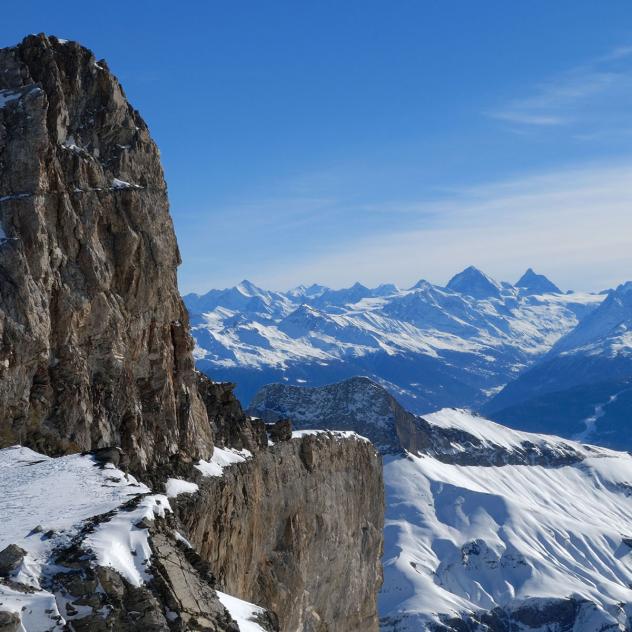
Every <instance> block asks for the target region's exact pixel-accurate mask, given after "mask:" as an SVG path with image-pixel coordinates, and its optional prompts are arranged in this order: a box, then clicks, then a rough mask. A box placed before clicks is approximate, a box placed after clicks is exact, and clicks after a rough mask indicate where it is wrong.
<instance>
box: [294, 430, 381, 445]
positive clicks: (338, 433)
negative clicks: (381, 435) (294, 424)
mask: <svg viewBox="0 0 632 632" xmlns="http://www.w3.org/2000/svg"><path fill="white" fill-rule="evenodd" d="M321 434H325V435H330V436H332V437H334V438H336V439H345V440H348V439H355V440H357V441H366V442H368V443H370V441H369V440H368V439H367V438H366V437H363V436H362V435H359V434H358V433H357V432H353V431H352V430H326V429H322V430H321V429H313V430H293V431H292V439H302V438H303V437H309V436H310V435H312V436H313V435H321Z"/></svg>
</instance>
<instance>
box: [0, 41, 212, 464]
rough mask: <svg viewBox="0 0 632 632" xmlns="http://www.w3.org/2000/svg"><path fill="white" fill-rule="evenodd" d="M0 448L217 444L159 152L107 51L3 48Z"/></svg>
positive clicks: (165, 453) (163, 454) (32, 44)
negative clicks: (201, 386)
mask: <svg viewBox="0 0 632 632" xmlns="http://www.w3.org/2000/svg"><path fill="white" fill-rule="evenodd" d="M0 68H2V73H0V222H1V229H2V232H1V233H0V234H1V235H2V236H3V239H2V244H1V245H0V420H1V421H0V445H10V444H13V443H23V444H25V445H29V446H31V447H33V448H34V449H37V450H39V451H42V452H45V453H48V454H61V453H66V452H70V451H76V450H88V449H91V448H96V447H101V446H106V445H120V446H122V447H123V449H124V450H125V451H126V452H127V453H128V454H129V455H130V456H131V458H132V463H131V465H132V468H133V469H134V470H135V471H142V470H144V469H147V468H148V467H149V466H151V465H152V464H155V463H160V462H164V461H166V460H168V459H169V458H170V457H171V456H173V455H176V454H178V453H179V452H182V453H184V454H186V455H188V456H189V457H192V458H197V457H201V456H208V455H209V454H210V452H211V451H212V437H211V432H210V428H209V424H208V420H207V415H206V411H205V408H204V406H203V404H202V402H201V399H200V397H199V395H198V392H197V388H196V384H195V381H196V378H195V373H194V370H193V360H192V357H191V350H192V343H191V338H190V336H189V331H188V316H187V313H186V310H185V309H184V306H183V304H182V300H181V299H180V295H179V293H178V288H177V280H176V268H177V265H178V264H179V262H180V256H179V252H178V246H177V243H176V238H175V233H174V230H173V225H172V222H171V217H170V215H169V206H168V200H167V191H166V185H165V181H164V178H163V171H162V168H161V165H160V155H159V152H158V149H157V147H156V145H155V144H154V142H153V141H152V139H151V137H150V135H149V130H148V128H147V125H146V124H145V122H144V121H143V119H142V118H141V117H140V115H139V114H138V112H136V111H135V110H134V109H133V108H132V107H131V106H130V105H129V103H128V102H127V100H126V98H125V94H124V92H123V89H122V87H121V86H120V84H119V82H118V81H117V80H116V78H115V77H114V76H113V75H112V74H111V73H110V72H109V70H108V68H107V65H106V64H105V62H103V61H100V62H97V60H96V59H95V58H94V56H93V54H92V53H91V52H90V51H88V50H87V49H85V48H83V47H81V46H79V45H78V44H76V43H73V42H63V41H61V40H58V39H56V38H53V37H51V38H48V37H46V36H43V35H38V36H30V37H27V38H26V39H25V40H24V41H23V42H22V43H21V44H20V45H18V46H16V47H15V48H8V49H3V50H2V51H0Z"/></svg>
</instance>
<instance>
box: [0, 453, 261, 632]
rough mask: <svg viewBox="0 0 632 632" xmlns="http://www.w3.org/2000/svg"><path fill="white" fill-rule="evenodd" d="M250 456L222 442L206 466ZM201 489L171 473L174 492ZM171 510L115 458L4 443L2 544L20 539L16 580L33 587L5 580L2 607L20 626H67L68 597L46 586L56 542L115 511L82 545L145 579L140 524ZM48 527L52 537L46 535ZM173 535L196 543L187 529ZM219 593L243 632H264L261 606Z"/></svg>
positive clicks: (30, 630) (147, 552)
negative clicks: (21, 557) (52, 453)
mask: <svg viewBox="0 0 632 632" xmlns="http://www.w3.org/2000/svg"><path fill="white" fill-rule="evenodd" d="M250 456H252V455H251V454H250V453H249V452H248V451H247V450H243V451H242V452H237V451H232V450H222V449H219V448H216V449H215V454H214V455H213V459H212V460H211V462H210V463H208V464H207V465H208V466H209V467H211V469H212V471H213V472H214V473H212V474H211V475H214V476H216V475H221V470H222V469H223V468H225V467H227V466H229V465H231V464H233V463H238V462H242V461H244V460H245V459H246V458H249V457H250ZM200 469H202V471H204V470H205V467H204V466H202V467H201V468H200ZM217 469H219V474H217V473H215V472H216V471H217ZM196 490H197V485H196V484H195V483H191V482H188V481H183V480H179V479H169V481H168V483H167V493H168V495H169V496H176V495H178V494H180V493H192V492H194V491H196ZM134 498H136V499H138V502H137V504H136V505H135V506H134V507H132V508H130V507H125V508H124V509H123V508H121V506H122V505H124V504H126V503H127V502H128V501H130V500H132V499H134ZM168 511H171V508H170V506H169V501H168V498H167V496H164V495H161V494H151V493H150V489H149V488H148V487H146V486H145V485H143V484H141V483H138V482H137V481H136V480H135V479H134V477H132V476H129V475H125V474H124V473H123V472H121V471H120V470H118V469H116V468H115V467H114V466H112V465H106V466H105V467H100V466H98V465H97V463H96V462H95V461H94V459H93V458H92V457H90V456H83V455H79V454H76V455H71V456H64V457H59V458H51V457H47V456H45V455H42V454H38V453H37V452H34V451H33V450H30V449H29V448H24V447H21V446H14V447H11V448H5V449H2V450H0V516H1V521H0V550H2V549H4V548H5V547H6V546H8V545H9V544H17V545H18V546H20V547H22V548H23V549H24V550H26V551H27V556H26V558H25V561H24V563H23V564H22V566H21V567H20V568H19V569H17V571H16V572H15V573H14V574H13V576H12V577H11V579H13V580H15V581H17V582H20V583H23V584H27V585H29V586H31V587H32V588H33V592H32V593H25V592H22V591H18V590H14V589H12V588H11V587H9V586H7V585H3V584H0V604H1V609H3V610H9V611H13V612H17V613H19V614H20V616H21V632H44V631H47V632H49V631H55V632H61V631H62V629H63V628H64V625H65V624H66V619H65V616H66V611H65V608H63V607H62V606H63V599H61V598H60V601H57V600H56V597H55V595H53V594H52V593H50V592H48V591H46V590H43V589H42V588H41V586H40V581H41V579H42V577H43V573H48V572H50V568H51V567H50V566H49V567H47V563H48V564H50V561H51V560H50V556H51V554H52V551H53V549H56V548H57V547H59V546H64V545H67V544H69V543H70V542H71V540H72V539H73V537H75V536H76V535H78V534H79V533H80V530H81V528H82V526H84V524H85V523H86V521H87V520H89V519H90V518H93V517H94V516H98V515H101V514H105V513H109V512H113V515H112V516H111V517H110V518H109V519H108V520H107V521H104V522H101V523H99V524H98V525H96V527H95V528H94V530H93V531H92V532H90V533H88V534H87V535H86V537H85V538H84V540H83V547H84V548H85V549H86V550H89V551H91V552H92V553H93V554H94V556H95V563H96V564H99V565H102V566H111V567H113V568H114V569H116V570H117V571H118V572H119V573H120V574H121V575H123V576H124V577H125V578H126V579H127V580H128V581H129V582H130V583H131V584H133V585H135V586H140V585H141V584H143V583H144V582H147V581H148V580H149V579H150V575H149V572H148V565H149V562H150V558H151V548H150V546H149V540H148V531H147V529H143V528H140V527H137V526H136V525H137V524H138V523H139V522H140V521H141V520H142V519H146V520H153V519H154V517H155V516H164V515H165V512H168ZM47 532H52V536H51V537H48V536H45V535H44V534H45V533H47ZM174 535H175V537H176V538H177V539H178V540H180V541H182V542H183V543H185V544H186V545H187V546H189V547H190V546H191V544H190V543H189V542H188V541H187V540H186V538H184V536H182V535H181V534H179V533H174ZM53 571H54V572H58V571H59V568H53ZM218 595H219V597H220V600H221V601H222V603H223V604H224V606H225V607H226V608H227V609H228V610H229V611H230V612H231V615H232V616H233V618H234V619H235V620H236V621H237V622H238V624H239V626H240V630H241V631H242V632H263V628H261V626H259V625H258V624H257V623H256V622H254V621H252V620H251V618H252V616H253V615H256V614H258V613H260V612H263V609H262V608H260V607H258V606H254V605H252V604H249V603H247V602H245V601H242V600H240V599H237V598H235V597H231V596H230V595H226V594H224V593H218ZM80 614H81V613H80Z"/></svg>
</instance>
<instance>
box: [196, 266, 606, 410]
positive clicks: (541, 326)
mask: <svg viewBox="0 0 632 632" xmlns="http://www.w3.org/2000/svg"><path fill="white" fill-rule="evenodd" d="M540 281H541V279H540ZM542 283H543V282H542ZM551 285H552V284H551ZM553 287H555V286H553ZM602 300H603V296H601V295H593V294H581V293H571V294H560V293H557V292H556V293H551V294H536V293H533V292H531V291H527V292H525V291H524V288H523V289H519V288H515V287H512V286H511V285H509V284H506V283H503V284H501V283H498V282H496V281H494V280H493V279H491V278H490V277H488V276H487V275H485V274H484V273H482V272H480V271H479V270H476V269H475V268H468V269H467V270H465V271H463V272H462V273H460V274H459V275H457V276H456V277H454V278H453V279H452V280H451V281H450V283H449V284H448V287H446V288H442V287H438V286H435V285H432V284H430V283H428V282H426V281H420V282H419V283H417V284H416V285H415V286H414V287H413V288H410V289H408V290H401V289H399V288H397V287H395V286H394V285H382V286H380V287H378V288H373V289H370V288H366V287H364V286H362V285H360V284H359V283H357V284H355V285H354V286H352V287H351V288H348V289H345V290H330V289H328V288H324V287H322V286H315V287H314V286H312V287H311V288H304V287H299V288H296V289H295V290H292V291H290V292H288V293H286V294H280V293H275V292H268V291H266V290H262V289H260V288H256V287H255V286H254V285H253V284H251V283H248V282H245V281H244V282H242V283H241V284H240V285H238V286H237V287H235V288H232V289H228V290H222V291H218V290H213V291H211V292H209V293H208V294H207V295H205V296H202V297H200V296H197V295H188V296H186V297H185V303H186V305H187V307H188V309H189V311H190V313H191V315H192V323H193V335H194V337H195V339H196V342H197V345H196V350H195V355H196V361H197V366H198V368H200V369H201V370H203V371H205V372H206V373H208V374H209V375H210V376H212V377H213V378H214V379H220V380H227V381H234V382H237V384H238V387H237V394H238V395H239V397H240V398H241V399H242V401H244V402H247V401H249V400H250V398H251V397H252V396H253V395H254V393H255V392H256V391H257V389H258V388H259V387H260V386H262V385H264V384H266V383H270V382H276V381H285V382H288V383H290V384H309V385H311V386H319V385H322V384H327V383H331V382H335V381H338V380H340V379H344V378H348V377H352V376H354V375H368V376H370V377H371V378H372V379H374V380H376V381H378V382H380V383H381V384H383V385H384V386H386V387H387V388H388V389H389V390H390V391H391V393H393V394H395V395H397V397H398V398H400V399H401V401H402V402H403V403H405V404H406V405H407V407H409V408H410V409H411V410H415V411H417V412H426V411H428V410H433V409H436V408H438V407H442V406H451V405H457V406H477V405H479V404H481V403H482V402H484V401H485V400H486V399H488V398H489V396H490V395H492V394H494V393H496V392H498V391H499V390H500V389H501V388H502V387H503V386H504V385H505V384H506V383H507V382H510V381H511V380H513V379H514V378H515V377H516V376H517V375H518V374H519V373H520V372H521V371H523V370H524V369H525V368H526V367H529V366H531V365H532V364H533V363H534V362H535V361H536V360H537V359H538V358H540V357H542V356H543V355H544V354H545V353H546V352H547V351H549V350H550V349H551V347H552V346H553V345H554V344H555V343H556V342H557V341H558V340H559V338H560V337H561V336H563V335H564V334H566V333H568V332H569V331H570V330H571V329H573V328H574V327H575V326H576V325H577V323H578V322H579V320H580V318H582V317H583V316H584V315H585V314H587V313H589V312H590V311H591V310H593V309H594V308H595V307H597V306H598V305H599V303H600V302H601V301H602Z"/></svg>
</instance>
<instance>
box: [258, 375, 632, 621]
mask: <svg viewBox="0 0 632 632" xmlns="http://www.w3.org/2000/svg"><path fill="white" fill-rule="evenodd" d="M251 409H252V411H253V412H256V413H257V414H260V415H261V416H262V417H264V418H269V419H274V418H276V417H289V418H291V419H293V420H294V423H295V425H296V426H297V427H299V428H300V427H306V428H311V427H313V426H317V425H321V426H324V427H329V428H332V429H337V428H340V429H345V430H350V429H353V430H355V431H357V432H359V433H362V434H366V435H367V436H372V434H373V433H375V432H377V433H378V436H379V437H382V436H385V435H386V436H389V437H390V442H389V443H388V444H387V443H386V442H384V443H383V453H384V481H385V486H386V522H385V551H384V586H383V588H382V592H381V594H380V598H379V607H380V616H381V630H383V631H384V632H416V631H418V630H428V631H431V632H462V631H463V630H468V631H473V632H536V631H537V632H542V631H543V630H577V631H578V632H579V631H581V632H584V631H585V632H587V631H588V630H590V631H591V632H592V631H596V630H603V631H605V630H618V631H621V632H623V631H625V630H629V629H630V627H631V626H632V590H631V589H630V586H631V585H632V534H631V533H630V520H629V517H630V515H632V504H631V503H632V496H631V495H630V490H631V489H632V457H631V456H630V454H627V453H624V452H615V451H611V450H608V449H605V448H598V447H594V446H590V445H585V444H581V443H578V442H574V441H569V440H566V439H562V438H559V437H556V436H552V435H542V434H532V433H527V432H519V431H516V430H512V429H510V428H507V427H505V426H501V425H499V424H496V423H494V422H492V421H488V420H486V419H484V418H482V417H479V416H476V415H473V414H472V413H470V412H468V411H465V410H455V409H444V410H442V411H439V412H437V413H433V414H430V415H423V416H421V417H419V416H415V415H412V414H411V413H407V412H406V411H405V410H403V409H402V408H401V406H399V405H398V404H397V402H394V401H393V398H392V397H391V395H389V394H388V393H387V392H386V391H385V390H384V389H383V388H381V387H380V386H379V385H377V384H374V383H371V382H370V381H369V380H367V379H366V378H358V379H354V380H348V381H346V382H344V383H341V384H333V385H329V386H326V387H320V388H313V389H312V388H305V387H295V386H288V385H271V386H268V387H266V388H264V389H262V391H261V392H260V393H259V394H258V395H257V396H256V397H255V398H254V399H253V402H252V407H251ZM319 419H320V424H319ZM401 419H405V423H406V426H407V427H408V428H412V429H413V432H414V433H415V438H414V439H412V440H411V439H410V438H409V437H406V436H404V438H403V440H401V441H400V442H399V451H397V450H396V448H397V438H396V436H397V427H398V425H399V424H400V423H401V421H400V420H401Z"/></svg>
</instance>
